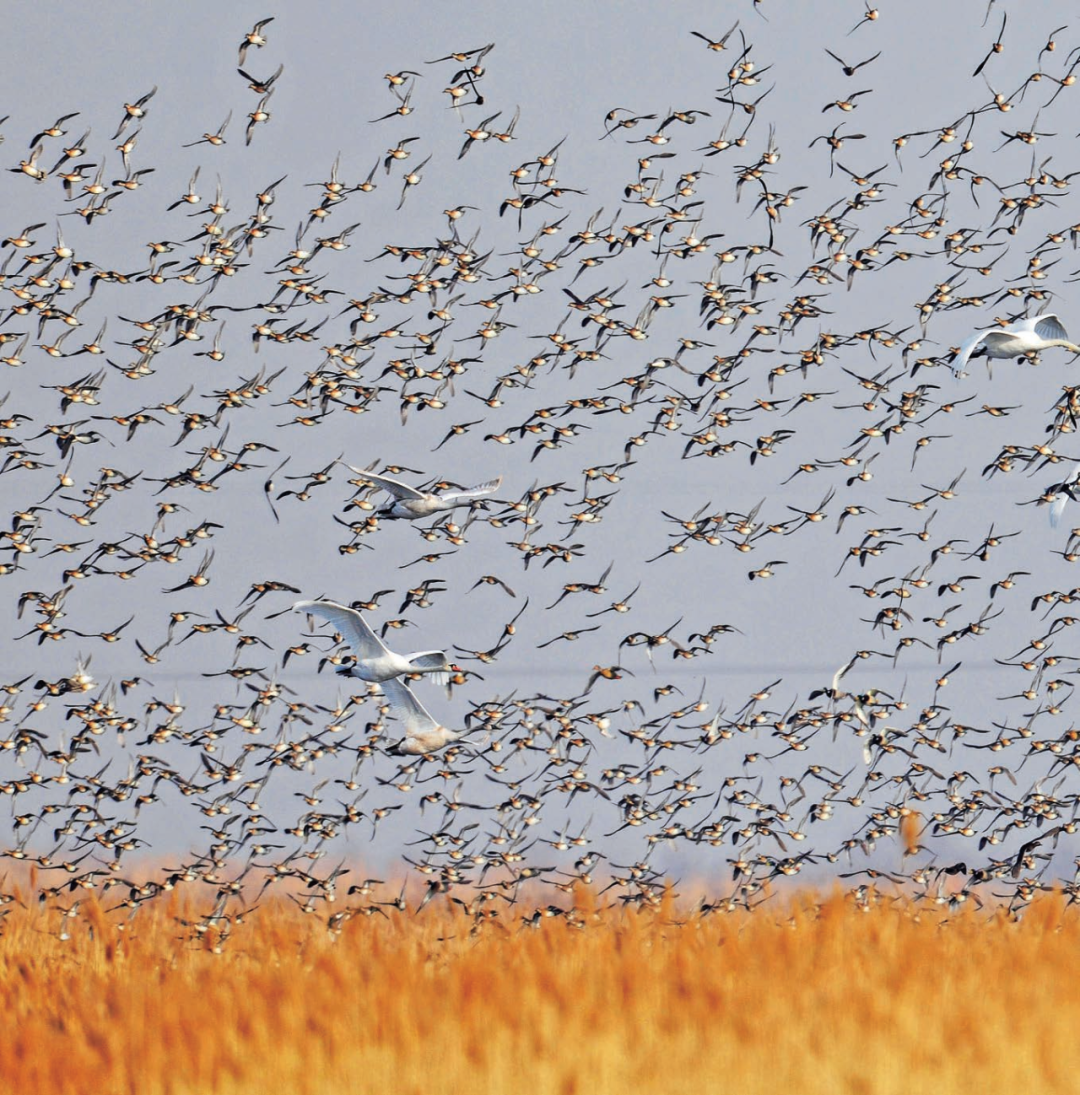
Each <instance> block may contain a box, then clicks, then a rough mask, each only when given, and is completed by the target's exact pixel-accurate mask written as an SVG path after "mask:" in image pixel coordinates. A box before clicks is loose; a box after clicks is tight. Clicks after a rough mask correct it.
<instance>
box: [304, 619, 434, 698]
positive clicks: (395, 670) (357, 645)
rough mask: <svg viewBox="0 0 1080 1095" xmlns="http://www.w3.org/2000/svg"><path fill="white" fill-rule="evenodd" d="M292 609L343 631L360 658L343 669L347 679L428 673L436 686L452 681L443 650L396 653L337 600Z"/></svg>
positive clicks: (381, 679)
mask: <svg viewBox="0 0 1080 1095" xmlns="http://www.w3.org/2000/svg"><path fill="white" fill-rule="evenodd" d="M292 607H293V611H294V612H306V613H308V615H310V616H318V617H319V618H320V619H323V620H328V621H329V622H330V623H332V624H333V625H334V627H336V628H337V629H338V631H340V632H341V634H342V636H343V637H344V639H345V641H346V642H347V643H348V645H349V648H350V650H352V652H353V655H354V656H355V658H356V661H355V662H354V663H353V664H352V665H351V666H349V667H348V668H347V669H345V670H343V675H344V676H349V677H359V678H360V680H362V681H369V682H374V683H380V682H385V681H388V680H391V679H392V678H394V677H400V676H402V675H403V674H405V673H427V674H429V675H430V677H431V679H432V680H433V681H434V682H435V683H436V684H439V685H443V686H445V685H446V684H447V683H448V682H449V680H450V669H451V666H450V663H449V662H448V661H447V658H446V654H445V653H444V652H443V651H442V650H420V651H416V652H414V653H412V654H396V653H394V651H392V650H390V649H389V648H388V647H387V646H386V644H385V643H384V642H383V641H382V639H380V638H379V636H378V635H376V634H375V632H374V631H372V630H371V627H370V626H369V625H368V622H367V620H365V619H364V617H363V616H362V615H361V614H360V613H359V612H358V611H357V610H356V609H355V608H348V607H347V606H346V605H340V604H338V603H337V602H335V601H297V602H296V604H294V605H293V606H292Z"/></svg>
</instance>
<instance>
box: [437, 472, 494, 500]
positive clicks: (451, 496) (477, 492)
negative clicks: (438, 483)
mask: <svg viewBox="0 0 1080 1095" xmlns="http://www.w3.org/2000/svg"><path fill="white" fill-rule="evenodd" d="M502 481H503V477H502V476H501V475H500V476H499V477H498V478H497V479H489V480H488V482H486V483H479V484H478V485H477V486H475V487H469V488H468V489H467V490H454V491H447V492H446V493H445V494H440V495H439V497H440V498H441V499H442V500H443V501H444V502H467V501H469V499H471V498H483V497H484V495H486V494H494V493H495V491H497V490H498V489H499V487H501V486H502Z"/></svg>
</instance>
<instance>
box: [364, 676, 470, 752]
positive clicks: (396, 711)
mask: <svg viewBox="0 0 1080 1095" xmlns="http://www.w3.org/2000/svg"><path fill="white" fill-rule="evenodd" d="M379 688H380V689H381V690H382V694H383V695H384V696H385V697H386V702H387V705H388V706H389V708H390V712H391V714H392V715H393V716H394V718H396V719H398V720H399V721H400V722H401V723H402V724H403V725H404V727H405V737H403V738H402V739H401V740H400V741H397V742H395V743H394V744H393V745H392V746H390V752H391V753H394V754H397V755H398V756H403V755H409V756H418V755H421V754H424V753H434V752H436V750H439V749H442V748H444V747H445V746H447V745H449V744H450V743H451V742H455V741H465V740H467V739H466V737H465V735H466V734H467V733H468V731H467V730H448V729H447V728H446V727H445V726H440V725H439V724H438V723H437V722H436V721H435V720H434V719H433V718H432V717H431V715H430V714H428V711H427V709H426V708H425V707H424V705H423V704H422V703H421V702H420V701H419V700H418V699H417V698H416V696H414V695H413V691H412V689H411V688H410V687H409V686H408V685H407V684H406V683H405V682H404V681H402V680H399V679H398V678H397V677H391V678H389V679H388V680H385V681H381V682H380V683H379ZM470 744H471V743H470Z"/></svg>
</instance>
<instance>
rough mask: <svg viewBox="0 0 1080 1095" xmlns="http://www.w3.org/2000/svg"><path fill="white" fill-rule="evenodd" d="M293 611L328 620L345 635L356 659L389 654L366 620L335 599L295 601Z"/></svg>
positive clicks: (354, 610)
mask: <svg viewBox="0 0 1080 1095" xmlns="http://www.w3.org/2000/svg"><path fill="white" fill-rule="evenodd" d="M293 612H307V613H309V614H310V615H312V616H318V617H319V618H320V619H323V620H329V621H330V623H332V624H333V625H334V627H336V628H337V629H338V631H340V632H341V634H342V635H343V636H344V637H345V641H346V642H347V643H348V644H349V648H350V649H351V650H352V652H353V653H354V654H355V655H356V657H357V658H358V659H363V658H379V657H382V655H384V654H389V653H390V651H389V650H388V649H387V646H386V644H385V643H384V642H383V641H382V639H380V638H379V636H378V635H376V634H375V632H374V631H372V630H371V628H370V627H369V626H368V622H367V620H365V619H364V617H363V616H361V615H360V613H359V612H357V611H356V609H355V608H348V607H347V606H346V605H339V604H338V603H337V602H336V601H297V602H296V604H294V605H293Z"/></svg>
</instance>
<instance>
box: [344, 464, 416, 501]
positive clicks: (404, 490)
mask: <svg viewBox="0 0 1080 1095" xmlns="http://www.w3.org/2000/svg"><path fill="white" fill-rule="evenodd" d="M345 466H346V467H347V468H348V469H349V471H354V472H356V474H357V475H359V476H360V477H361V478H362V479H367V480H368V481H369V482H371V483H374V484H375V486H377V487H382V489H383V490H384V491H386V492H387V493H389V494H392V495H393V496H394V497H395V498H400V499H401V500H402V501H405V502H415V501H416V500H417V499H419V498H425V497H427V496H426V495H425V494H424V492H423V491H421V490H417V489H416V488H415V487H410V486H409V485H408V484H407V483H399V482H398V481H397V480H396V479H391V478H390V477H389V476H387V475H376V474H375V472H373V471H364V470H363V469H362V468H354V467H353V466H352V464H346V465H345Z"/></svg>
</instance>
